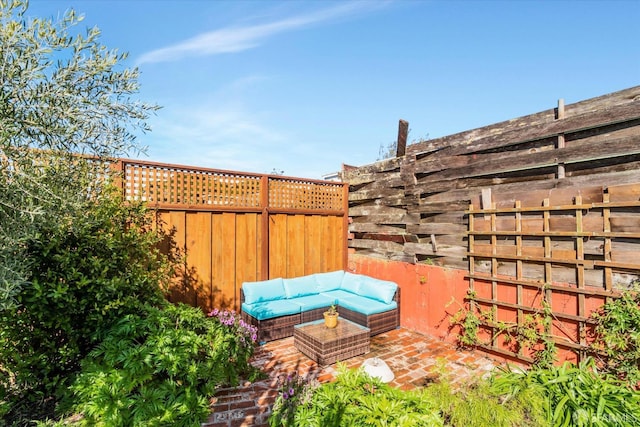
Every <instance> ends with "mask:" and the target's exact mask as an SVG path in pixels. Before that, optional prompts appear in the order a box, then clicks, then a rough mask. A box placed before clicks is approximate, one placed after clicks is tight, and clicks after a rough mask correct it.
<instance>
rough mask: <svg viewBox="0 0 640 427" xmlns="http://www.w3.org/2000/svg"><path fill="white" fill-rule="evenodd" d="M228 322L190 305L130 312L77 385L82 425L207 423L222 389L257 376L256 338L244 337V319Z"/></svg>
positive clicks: (77, 408) (95, 354) (86, 364)
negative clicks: (253, 359)
mask: <svg viewBox="0 0 640 427" xmlns="http://www.w3.org/2000/svg"><path fill="white" fill-rule="evenodd" d="M225 319H226V320H224V321H221V318H220V317H217V316H210V317H207V316H205V315H204V314H203V313H202V312H201V311H200V310H199V309H196V308H192V307H188V306H185V305H177V306H173V305H168V306H167V307H166V308H164V309H158V308H155V307H146V308H145V309H144V312H142V313H140V314H138V315H134V314H130V315H127V316H125V317H124V318H123V319H122V320H120V321H119V322H117V324H116V325H115V326H114V327H113V329H112V330H110V331H109V333H108V335H107V337H106V338H105V339H104V341H103V342H102V343H101V344H100V345H99V346H98V347H97V348H96V349H95V350H93V351H92V352H91V353H90V354H89V356H88V357H87V358H86V359H85V360H84V361H83V364H82V372H81V373H80V374H79V375H78V377H77V379H76V381H75V382H74V384H73V385H72V387H71V391H72V396H71V398H72V400H73V401H74V402H75V403H74V405H73V410H74V411H75V412H79V413H81V414H83V416H84V418H83V420H82V422H81V425H104V426H147V425H171V426H198V425H200V423H201V422H202V420H203V419H204V418H205V417H206V416H207V415H208V414H209V411H210V409H209V400H208V399H209V398H210V397H211V396H212V395H213V394H214V392H215V389H216V387H218V386H221V385H237V384H238V383H239V380H240V377H241V376H245V377H247V378H250V379H254V377H255V376H256V375H258V371H257V370H256V369H255V368H253V367H252V366H251V365H250V364H249V362H248V361H249V358H250V357H251V355H252V353H253V341H250V342H246V335H244V334H243V335H240V336H239V334H238V329H239V328H243V327H242V326H241V325H240V323H239V320H238V319H236V318H235V317H234V318H232V317H229V315H227V316H225ZM253 333H255V332H253ZM242 339H245V342H244V344H240V343H242V342H243V341H242ZM230 349H231V351H230ZM239 349H242V351H239Z"/></svg>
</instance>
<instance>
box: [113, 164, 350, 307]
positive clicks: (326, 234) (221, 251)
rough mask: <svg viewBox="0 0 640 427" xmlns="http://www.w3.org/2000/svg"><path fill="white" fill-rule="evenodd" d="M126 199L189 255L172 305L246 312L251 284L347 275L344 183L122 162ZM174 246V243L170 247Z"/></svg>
mask: <svg viewBox="0 0 640 427" xmlns="http://www.w3.org/2000/svg"><path fill="white" fill-rule="evenodd" d="M117 164H118V166H119V167H121V168H122V179H121V185H122V191H123V194H124V196H125V199H126V200H138V201H143V202H146V203H147V205H148V206H149V207H150V208H155V209H156V212H157V225H159V226H162V227H163V228H164V230H165V232H166V233H167V238H166V239H165V241H164V242H162V244H161V249H162V250H165V251H168V250H170V247H171V246H172V244H173V245H174V246H175V247H176V248H177V249H179V250H180V251H181V253H182V255H183V256H184V260H183V264H182V265H181V266H180V268H179V271H178V272H177V275H176V277H175V278H173V280H172V282H171V284H170V289H169V295H168V298H169V299H170V300H171V301H174V302H184V303H188V304H192V305H198V306H200V307H201V308H202V309H203V310H207V311H208V310H211V309H212V308H214V307H221V308H233V309H236V310H239V308H240V288H241V286H242V283H243V282H245V281H256V280H264V279H267V278H275V277H295V276H300V275H303V274H311V273H319V272H323V271H328V270H326V269H331V270H336V269H345V268H346V253H347V232H346V227H345V224H347V223H348V219H347V206H348V204H347V201H346V199H347V197H348V188H347V187H348V186H347V185H346V184H343V183H336V182H327V181H319V180H309V179H302V178H291V177H281V176H274V175H264V174H251V173H243V172H234V171H223V170H216V169H207V168H198V167H190V166H180V165H171V164H163V163H155V162H140V161H137V160H126V159H120V160H119V161H118V162H117ZM171 240H173V242H172V244H171Z"/></svg>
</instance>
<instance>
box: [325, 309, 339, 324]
mask: <svg viewBox="0 0 640 427" xmlns="http://www.w3.org/2000/svg"><path fill="white" fill-rule="evenodd" d="M324 324H325V325H326V326H327V328H335V327H336V326H338V310H336V305H335V304H331V307H329V309H327V311H325V312H324Z"/></svg>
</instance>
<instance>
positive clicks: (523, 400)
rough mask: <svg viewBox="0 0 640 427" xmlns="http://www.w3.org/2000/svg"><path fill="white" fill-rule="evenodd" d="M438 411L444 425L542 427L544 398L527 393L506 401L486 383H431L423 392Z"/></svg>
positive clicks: (533, 392) (533, 391) (481, 380)
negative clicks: (454, 384) (455, 385)
mask: <svg viewBox="0 0 640 427" xmlns="http://www.w3.org/2000/svg"><path fill="white" fill-rule="evenodd" d="M423 393H424V395H425V396H426V398H427V399H428V400H429V401H430V402H431V403H432V405H434V407H435V408H436V409H437V410H438V411H439V412H440V414H441V416H442V419H443V420H444V425H446V426H477V427H488V426H491V427H497V426H503V427H515V426H518V427H525V426H529V427H534V426H546V425H547V424H546V422H545V421H546V419H545V418H544V415H545V414H544V410H543V402H544V401H545V400H544V396H543V395H542V394H541V393H540V392H539V391H537V390H527V391H526V392H524V393H522V394H520V395H518V396H517V398H515V399H510V400H507V399H505V397H504V396H503V395H501V394H500V393H497V392H496V391H495V390H494V389H493V388H492V387H491V384H490V383H489V382H488V380H485V379H479V380H477V381H475V382H473V383H470V384H465V385H463V386H457V387H455V388H454V387H453V386H452V385H451V383H450V382H449V381H448V380H446V379H445V380H442V381H439V382H436V383H433V384H431V385H429V386H428V387H426V388H425V389H424V390H423Z"/></svg>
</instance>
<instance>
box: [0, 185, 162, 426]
mask: <svg viewBox="0 0 640 427" xmlns="http://www.w3.org/2000/svg"><path fill="white" fill-rule="evenodd" d="M86 207H87V210H86V211H85V213H84V215H82V216H81V217H75V216H70V217H68V218H65V219H64V220H61V221H59V222H55V223H54V222H45V223H44V224H41V225H40V226H39V231H38V234H37V235H36V236H34V237H33V238H31V239H29V240H27V241H26V242H25V245H26V250H25V253H26V256H27V258H28V260H29V262H30V265H31V273H30V277H29V282H28V284H26V285H25V286H23V287H22V289H21V290H20V292H19V293H18V294H17V295H16V297H15V298H16V300H17V302H18V304H17V306H15V307H13V308H10V309H5V310H0V361H1V362H0V365H1V366H2V377H1V378H0V400H4V401H8V402H13V403H12V404H10V405H9V406H10V407H11V408H12V409H9V410H7V409H5V411H6V412H11V411H13V412H16V411H18V412H20V411H26V412H28V413H29V415H31V416H33V417H34V418H37V416H36V413H37V412H38V410H37V409H36V408H37V407H38V406H41V407H42V408H43V410H44V411H45V412H50V411H51V407H52V406H53V407H55V402H56V401H57V396H58V394H59V392H60V391H61V390H64V389H66V387H67V386H68V384H69V379H70V376H71V375H72V374H73V373H75V372H77V371H78V369H79V368H80V361H81V360H82V359H83V358H84V357H85V356H86V355H87V354H88V353H89V352H90V351H91V350H92V349H93V348H94V347H95V345H96V344H97V343H99V342H100V341H101V339H102V338H103V337H104V336H105V333H106V331H107V330H109V329H110V328H111V327H112V326H113V325H114V324H115V322H116V321H117V320H119V319H121V318H122V317H123V316H126V315H127V314H131V313H137V312H139V311H140V307H141V306H143V305H148V304H151V305H155V306H159V307H160V306H163V305H164V304H166V301H165V300H164V298H163V293H162V289H161V288H162V286H163V284H164V283H166V282H168V277H169V275H170V273H171V268H170V263H169V262H168V259H167V257H165V256H163V255H161V254H160V253H159V251H158V250H157V246H156V244H157V242H158V241H159V238H160V236H159V235H158V234H157V233H156V232H154V231H152V227H151V225H152V223H151V219H152V218H151V217H150V216H149V215H148V214H147V213H146V212H145V210H144V208H143V207H141V206H139V205H131V204H124V203H123V201H122V199H121V198H120V197H119V196H118V195H115V194H107V193H105V194H104V196H103V197H102V198H101V199H100V200H99V201H97V202H95V203H88V204H87V206H86ZM21 408H22V409H21ZM7 417H9V418H11V416H10V415H8V416H7Z"/></svg>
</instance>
